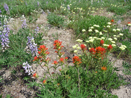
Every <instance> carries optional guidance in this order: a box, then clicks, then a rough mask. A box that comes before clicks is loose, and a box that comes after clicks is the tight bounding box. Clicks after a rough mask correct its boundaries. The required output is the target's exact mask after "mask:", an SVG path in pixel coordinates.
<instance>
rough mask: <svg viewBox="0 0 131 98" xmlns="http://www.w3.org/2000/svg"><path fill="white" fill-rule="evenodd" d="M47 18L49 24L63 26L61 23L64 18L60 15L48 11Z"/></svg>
mask: <svg viewBox="0 0 131 98" xmlns="http://www.w3.org/2000/svg"><path fill="white" fill-rule="evenodd" d="M47 19H48V22H49V23H50V24H51V25H54V26H57V27H61V26H63V23H64V18H63V17H61V16H58V15H56V14H54V13H50V14H48V16H47Z"/></svg>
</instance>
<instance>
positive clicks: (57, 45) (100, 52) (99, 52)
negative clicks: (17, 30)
mask: <svg viewBox="0 0 131 98" xmlns="http://www.w3.org/2000/svg"><path fill="white" fill-rule="evenodd" d="M61 43H62V42H60V41H59V40H55V41H54V44H53V45H54V49H57V50H58V51H55V52H56V53H58V54H59V53H60V59H59V61H58V62H61V63H62V64H63V63H64V60H67V59H68V57H65V58H63V57H61V55H62V54H64V53H62V52H60V50H61V49H62V47H64V46H61ZM103 44H104V41H103V40H101V41H100V45H101V46H103ZM80 46H81V49H82V51H83V52H84V51H85V50H87V48H86V46H85V45H84V44H81V45H80ZM101 46H98V47H96V48H95V49H94V48H91V49H90V50H89V51H90V53H91V54H93V55H94V56H95V57H101V58H102V59H103V57H104V56H105V53H106V50H108V51H110V50H111V49H112V46H111V45H109V46H108V47H107V49H105V48H103V47H101ZM38 50H39V51H38V54H39V55H40V56H35V57H34V60H33V61H38V60H39V59H41V61H45V62H46V63H48V61H50V59H49V58H47V59H46V60H45V58H46V55H47V54H49V52H48V51H47V50H48V48H46V46H44V45H40V46H39V48H38ZM42 58H44V60H43V59H42ZM72 60H73V63H74V64H75V65H79V64H80V63H82V62H81V59H80V58H79V57H78V56H74V57H73V58H72ZM58 62H57V61H54V62H53V63H52V64H55V65H57V64H58ZM61 70H62V69H60V71H61ZM101 70H107V68H106V67H104V66H103V67H101ZM33 77H35V78H37V74H36V73H35V74H33ZM43 83H44V84H46V80H43Z"/></svg>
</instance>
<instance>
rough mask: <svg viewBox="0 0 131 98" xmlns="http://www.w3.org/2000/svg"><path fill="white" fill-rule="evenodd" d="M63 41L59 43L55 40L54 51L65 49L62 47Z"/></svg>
mask: <svg viewBox="0 0 131 98" xmlns="http://www.w3.org/2000/svg"><path fill="white" fill-rule="evenodd" d="M61 43H62V42H61V41H59V40H55V41H54V49H58V50H60V49H62V47H64V46H61Z"/></svg>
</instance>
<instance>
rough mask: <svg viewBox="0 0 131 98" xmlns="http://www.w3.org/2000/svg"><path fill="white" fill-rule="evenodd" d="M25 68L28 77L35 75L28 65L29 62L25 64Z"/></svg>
mask: <svg viewBox="0 0 131 98" xmlns="http://www.w3.org/2000/svg"><path fill="white" fill-rule="evenodd" d="M23 68H24V70H25V73H28V75H31V74H32V73H33V70H32V67H31V66H30V65H29V64H28V62H25V63H23Z"/></svg>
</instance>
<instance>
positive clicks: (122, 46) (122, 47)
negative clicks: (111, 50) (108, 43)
mask: <svg viewBox="0 0 131 98" xmlns="http://www.w3.org/2000/svg"><path fill="white" fill-rule="evenodd" d="M119 48H120V49H121V50H125V49H126V48H127V47H126V45H121V46H120V47H119Z"/></svg>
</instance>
